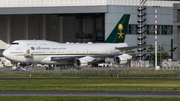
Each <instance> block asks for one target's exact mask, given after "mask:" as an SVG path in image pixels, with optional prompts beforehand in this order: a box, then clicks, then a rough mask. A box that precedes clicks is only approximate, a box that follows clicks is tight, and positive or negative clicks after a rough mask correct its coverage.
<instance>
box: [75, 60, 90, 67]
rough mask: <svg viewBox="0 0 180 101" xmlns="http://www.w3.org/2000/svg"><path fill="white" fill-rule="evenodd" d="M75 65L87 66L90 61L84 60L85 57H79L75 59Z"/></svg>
mask: <svg viewBox="0 0 180 101" xmlns="http://www.w3.org/2000/svg"><path fill="white" fill-rule="evenodd" d="M74 65H75V66H76V67H86V66H88V61H86V60H83V59H77V60H75V62H74Z"/></svg>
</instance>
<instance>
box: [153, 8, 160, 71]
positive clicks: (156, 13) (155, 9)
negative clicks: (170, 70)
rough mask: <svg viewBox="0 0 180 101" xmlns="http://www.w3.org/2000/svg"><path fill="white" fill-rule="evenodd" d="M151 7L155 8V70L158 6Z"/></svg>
mask: <svg viewBox="0 0 180 101" xmlns="http://www.w3.org/2000/svg"><path fill="white" fill-rule="evenodd" d="M153 7H154V8H155V70H157V69H158V67H157V8H159V7H160V6H153Z"/></svg>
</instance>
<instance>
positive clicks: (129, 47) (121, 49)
mask: <svg viewBox="0 0 180 101" xmlns="http://www.w3.org/2000/svg"><path fill="white" fill-rule="evenodd" d="M147 46H151V45H143V46H128V47H115V49H118V50H120V51H121V52H122V51H125V50H131V49H135V48H144V47H147Z"/></svg>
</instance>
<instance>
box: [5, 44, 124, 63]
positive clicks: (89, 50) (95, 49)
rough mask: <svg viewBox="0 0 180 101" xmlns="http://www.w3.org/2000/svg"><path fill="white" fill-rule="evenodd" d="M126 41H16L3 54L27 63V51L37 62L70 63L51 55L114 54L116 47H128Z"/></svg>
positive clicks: (12, 59)
mask: <svg viewBox="0 0 180 101" xmlns="http://www.w3.org/2000/svg"><path fill="white" fill-rule="evenodd" d="M126 46H127V44H126V43H117V44H116V43H58V42H53V41H46V40H17V41H14V42H13V43H12V44H11V45H10V46H9V47H8V48H7V49H6V50H5V51H4V52H3V55H4V56H5V57H6V58H7V59H9V60H11V61H13V62H20V63H26V62H27V59H26V56H27V55H28V54H27V51H28V50H29V56H31V57H32V60H33V61H34V62H35V63H41V64H68V63H70V62H68V61H51V57H66V56H81V55H87V56H91V55H97V54H113V53H118V52H120V51H119V50H117V49H115V47H126Z"/></svg>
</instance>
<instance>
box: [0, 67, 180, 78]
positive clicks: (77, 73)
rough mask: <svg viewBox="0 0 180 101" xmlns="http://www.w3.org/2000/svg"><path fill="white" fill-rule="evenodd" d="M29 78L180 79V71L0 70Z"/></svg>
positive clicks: (1, 73)
mask: <svg viewBox="0 0 180 101" xmlns="http://www.w3.org/2000/svg"><path fill="white" fill-rule="evenodd" d="M6 75H8V76H29V77H38V76H40V77H180V69H179V68H175V69H160V70H155V69H154V68H116V67H114V68H112V67H109V68H93V67H89V68H87V69H61V68H59V67H57V68H55V69H53V70H46V69H45V68H32V70H30V71H23V70H19V71H17V70H11V68H0V76H6Z"/></svg>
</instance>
